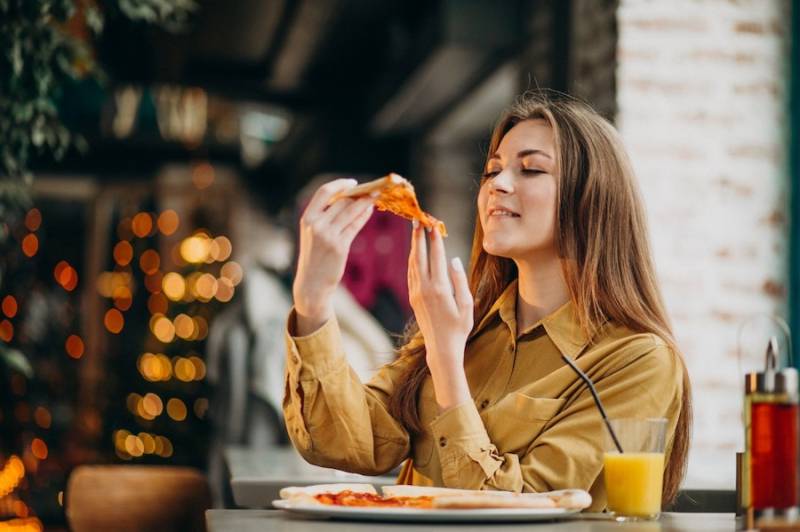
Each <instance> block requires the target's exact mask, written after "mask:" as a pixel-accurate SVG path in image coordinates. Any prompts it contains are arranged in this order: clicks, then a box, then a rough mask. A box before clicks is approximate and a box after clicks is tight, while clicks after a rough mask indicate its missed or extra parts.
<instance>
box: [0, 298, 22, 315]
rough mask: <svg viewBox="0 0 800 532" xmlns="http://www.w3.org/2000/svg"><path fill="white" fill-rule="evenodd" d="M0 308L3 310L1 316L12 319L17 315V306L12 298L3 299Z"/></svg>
mask: <svg viewBox="0 0 800 532" xmlns="http://www.w3.org/2000/svg"><path fill="white" fill-rule="evenodd" d="M1 306H2V309H3V314H5V315H6V317H8V318H13V317H14V316H16V315H17V310H18V306H17V300H16V298H14V296H6V297H4V298H3V303H2V305H1Z"/></svg>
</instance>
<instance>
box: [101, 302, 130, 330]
mask: <svg viewBox="0 0 800 532" xmlns="http://www.w3.org/2000/svg"><path fill="white" fill-rule="evenodd" d="M103 324H104V325H105V326H106V329H107V330H108V332H110V333H113V334H119V333H120V331H122V328H123V327H125V318H124V317H123V316H122V313H121V312H120V311H119V310H117V309H115V308H112V309H109V310H108V311H107V312H106V315H105V317H104V318H103Z"/></svg>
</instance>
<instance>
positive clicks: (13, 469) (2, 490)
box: [0, 454, 25, 498]
mask: <svg viewBox="0 0 800 532" xmlns="http://www.w3.org/2000/svg"><path fill="white" fill-rule="evenodd" d="M24 476H25V465H24V464H23V463H22V460H20V459H19V456H17V455H15V454H12V455H11V457H10V458H9V459H8V460H7V461H6V463H5V465H4V466H3V469H2V470H0V498H2V497H5V496H6V495H8V494H9V493H11V492H12V491H14V490H15V489H16V488H17V486H18V485H19V482H20V480H22V477H24Z"/></svg>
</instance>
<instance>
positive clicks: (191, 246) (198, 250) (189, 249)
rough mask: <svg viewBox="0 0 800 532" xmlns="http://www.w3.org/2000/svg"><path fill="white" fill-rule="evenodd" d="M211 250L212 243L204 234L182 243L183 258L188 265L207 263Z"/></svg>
mask: <svg viewBox="0 0 800 532" xmlns="http://www.w3.org/2000/svg"><path fill="white" fill-rule="evenodd" d="M210 248H211V241H210V240H209V239H208V237H207V236H205V235H203V234H197V235H194V236H190V237H188V238H185V239H184V240H183V242H181V248H180V250H181V257H183V260H185V261H186V262H188V263H191V264H200V263H201V262H205V261H206V258H207V257H208V253H209V251H210Z"/></svg>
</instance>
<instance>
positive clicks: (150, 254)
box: [139, 249, 161, 275]
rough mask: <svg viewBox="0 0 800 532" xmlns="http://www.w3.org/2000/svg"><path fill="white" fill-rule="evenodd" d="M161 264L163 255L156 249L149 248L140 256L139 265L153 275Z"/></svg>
mask: <svg viewBox="0 0 800 532" xmlns="http://www.w3.org/2000/svg"><path fill="white" fill-rule="evenodd" d="M160 265H161V257H160V256H159V254H158V252H157V251H156V250H154V249H148V250H147V251H145V252H144V253H142V256H141V257H139V267H140V268H141V269H142V271H143V272H144V273H146V274H149V275H152V274H154V273H156V272H157V271H158V267H159V266H160Z"/></svg>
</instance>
